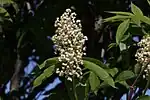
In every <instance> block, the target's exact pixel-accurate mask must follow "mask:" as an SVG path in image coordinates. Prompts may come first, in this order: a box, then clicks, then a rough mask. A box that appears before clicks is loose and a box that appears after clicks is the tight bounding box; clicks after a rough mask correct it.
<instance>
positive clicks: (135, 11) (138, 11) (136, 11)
mask: <svg viewBox="0 0 150 100" xmlns="http://www.w3.org/2000/svg"><path fill="white" fill-rule="evenodd" d="M131 11H132V12H133V14H135V15H136V16H137V17H138V18H140V17H141V16H143V12H142V11H141V9H140V8H139V7H137V6H136V5H134V4H133V3H131Z"/></svg>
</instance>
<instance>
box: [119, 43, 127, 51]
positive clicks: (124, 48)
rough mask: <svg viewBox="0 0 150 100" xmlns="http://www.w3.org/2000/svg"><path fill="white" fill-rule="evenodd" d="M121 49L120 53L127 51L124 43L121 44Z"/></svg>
mask: <svg viewBox="0 0 150 100" xmlns="http://www.w3.org/2000/svg"><path fill="white" fill-rule="evenodd" d="M119 48H120V51H123V50H126V49H127V46H126V44H124V43H119Z"/></svg>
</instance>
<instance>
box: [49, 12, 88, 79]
mask: <svg viewBox="0 0 150 100" xmlns="http://www.w3.org/2000/svg"><path fill="white" fill-rule="evenodd" d="M55 27H56V28H57V29H56V32H55V33H56V34H55V35H54V36H53V37H52V41H53V42H54V44H55V53H56V54H57V52H59V55H60V56H59V57H58V60H59V62H61V63H62V67H61V68H57V69H56V73H58V74H59V76H65V77H66V78H67V80H70V81H72V76H76V77H78V78H82V69H81V68H80V65H82V64H83V60H82V56H83V55H85V53H84V51H85V49H86V47H84V44H85V41H86V40H87V37H86V36H84V35H83V33H82V32H81V31H82V25H81V21H80V20H76V13H74V12H72V11H71V9H66V12H64V13H63V14H62V16H61V17H60V18H57V20H56V21H55Z"/></svg>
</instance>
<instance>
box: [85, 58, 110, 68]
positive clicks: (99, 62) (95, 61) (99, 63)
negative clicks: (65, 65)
mask: <svg viewBox="0 0 150 100" xmlns="http://www.w3.org/2000/svg"><path fill="white" fill-rule="evenodd" d="M83 60H87V61H90V62H93V63H95V64H97V65H98V66H100V67H102V68H108V67H107V66H106V65H105V64H104V63H103V62H101V61H100V60H98V59H95V58H90V57H83Z"/></svg>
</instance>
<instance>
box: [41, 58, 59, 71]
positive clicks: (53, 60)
mask: <svg viewBox="0 0 150 100" xmlns="http://www.w3.org/2000/svg"><path fill="white" fill-rule="evenodd" d="M57 59H58V57H53V58H49V59H47V60H45V61H44V63H42V64H41V65H40V66H39V68H40V69H42V68H44V67H46V68H47V67H49V66H52V65H54V64H56V63H58V60H57Z"/></svg>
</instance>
